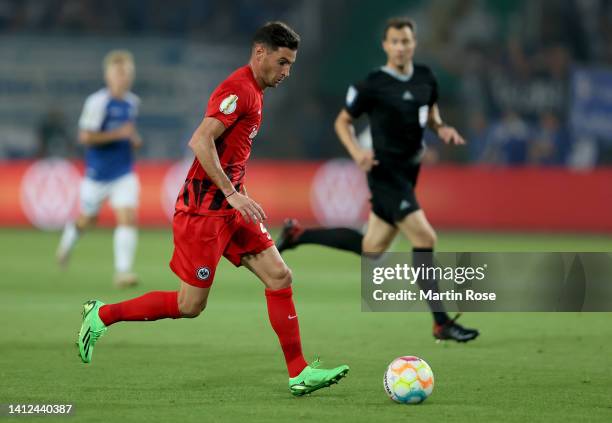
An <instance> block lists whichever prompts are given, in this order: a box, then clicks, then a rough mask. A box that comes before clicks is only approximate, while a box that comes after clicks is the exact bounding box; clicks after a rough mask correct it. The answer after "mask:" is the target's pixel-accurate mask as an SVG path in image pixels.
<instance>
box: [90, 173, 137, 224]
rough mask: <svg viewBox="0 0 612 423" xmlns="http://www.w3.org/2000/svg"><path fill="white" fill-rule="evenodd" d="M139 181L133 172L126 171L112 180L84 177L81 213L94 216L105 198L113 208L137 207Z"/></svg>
mask: <svg viewBox="0 0 612 423" xmlns="http://www.w3.org/2000/svg"><path fill="white" fill-rule="evenodd" d="M139 196H140V182H139V181H138V176H136V174H135V173H128V174H127V175H123V176H121V177H120V178H117V179H115V180H112V181H94V180H93V179H90V178H84V179H83V181H82V182H81V213H83V214H84V215H85V216H96V215H97V214H98V212H99V211H100V208H101V207H102V204H103V203H104V201H105V200H106V199H110V203H111V207H112V208H113V209H124V208H131V209H135V208H137V207H138V198H139Z"/></svg>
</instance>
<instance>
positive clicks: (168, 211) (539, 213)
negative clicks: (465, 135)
mask: <svg viewBox="0 0 612 423" xmlns="http://www.w3.org/2000/svg"><path fill="white" fill-rule="evenodd" d="M190 164H191V161H190V160H187V161H185V162H179V163H172V162H140V163H139V164H138V166H137V169H136V170H137V173H138V175H139V178H140V182H141V197H140V209H139V220H140V223H141V225H143V226H166V227H169V222H170V219H171V216H172V212H173V206H174V201H175V199H176V197H177V194H178V192H179V190H180V188H181V186H182V183H183V180H184V178H185V175H186V172H187V169H188V167H189V165H190ZM82 169H83V166H82V164H81V163H79V162H74V163H73V162H67V161H63V160H57V159H51V160H44V161H21V162H2V163H0V181H1V182H0V226H36V227H39V228H42V229H57V228H60V227H61V226H62V225H63V224H64V222H65V221H66V220H68V219H70V218H72V217H73V216H75V215H76V214H77V213H78V205H79V187H80V178H81V175H82ZM611 181H612V169H610V168H601V169H596V170H593V171H589V172H575V171H571V170H568V169H560V168H490V167H482V166H478V167H474V166H470V167H466V166H435V167H426V168H424V169H423V171H422V174H421V176H420V177H419V186H418V189H417V191H418V198H419V202H420V203H421V206H422V207H423V209H424V210H425V211H426V213H427V215H428V217H429V219H430V220H431V221H432V223H433V224H434V225H435V226H436V227H437V228H440V229H487V230H537V231H590V232H607V233H612V187H611ZM246 188H247V190H248V193H249V195H250V196H251V197H253V198H254V199H255V200H256V201H258V202H259V203H260V204H261V205H262V206H263V207H264V209H265V210H266V213H267V214H268V217H269V221H268V226H275V225H279V224H281V222H282V220H283V219H284V218H285V217H289V216H291V217H296V218H298V219H300V220H302V221H303V222H304V223H306V224H319V225H326V226H330V225H357V226H358V225H360V224H361V223H363V222H364V221H365V218H366V216H367V212H368V209H369V202H368V198H369V194H368V190H367V185H366V181H365V176H364V175H363V174H362V173H361V172H360V171H359V169H357V168H356V167H355V166H354V165H353V163H352V162H350V161H348V160H333V161H330V162H301V161H293V162H292V161H254V162H252V163H251V164H250V165H249V168H248V170H247V178H246ZM100 222H101V224H103V225H112V224H113V216H112V211H111V210H110V209H109V207H108V205H106V206H105V207H104V209H103V210H102V213H101V219H100Z"/></svg>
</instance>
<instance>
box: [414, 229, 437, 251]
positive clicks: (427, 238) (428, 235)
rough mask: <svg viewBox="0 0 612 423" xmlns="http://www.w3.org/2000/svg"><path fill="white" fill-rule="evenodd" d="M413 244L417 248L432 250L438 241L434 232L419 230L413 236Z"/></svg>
mask: <svg viewBox="0 0 612 423" xmlns="http://www.w3.org/2000/svg"><path fill="white" fill-rule="evenodd" d="M414 237H415V239H414V241H413V244H414V246H415V247H418V248H433V247H434V246H435V245H436V242H437V241H438V237H437V235H436V232H435V231H433V230H426V229H424V230H420V231H417V232H416V233H415V234H414Z"/></svg>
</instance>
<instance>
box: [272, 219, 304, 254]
mask: <svg viewBox="0 0 612 423" xmlns="http://www.w3.org/2000/svg"><path fill="white" fill-rule="evenodd" d="M303 232H304V228H302V225H300V222H298V220H297V219H291V218H289V219H285V222H284V223H283V230H282V231H281V234H280V236H279V237H278V239H277V240H276V248H277V249H278V252H279V253H282V252H283V251H285V250H289V249H291V248H295V240H296V239H297V238H298V237H299V236H300V235H302V233H303Z"/></svg>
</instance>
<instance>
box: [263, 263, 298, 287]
mask: <svg viewBox="0 0 612 423" xmlns="http://www.w3.org/2000/svg"><path fill="white" fill-rule="evenodd" d="M271 276H272V277H271V278H270V280H269V281H268V288H270V289H283V288H287V287H289V286H291V283H292V282H293V274H292V272H291V269H289V267H287V265H286V264H284V263H283V264H282V265H279V266H278V267H277V268H275V269H274V271H273V272H272V275H271Z"/></svg>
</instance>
